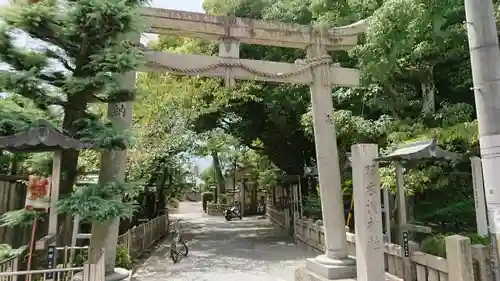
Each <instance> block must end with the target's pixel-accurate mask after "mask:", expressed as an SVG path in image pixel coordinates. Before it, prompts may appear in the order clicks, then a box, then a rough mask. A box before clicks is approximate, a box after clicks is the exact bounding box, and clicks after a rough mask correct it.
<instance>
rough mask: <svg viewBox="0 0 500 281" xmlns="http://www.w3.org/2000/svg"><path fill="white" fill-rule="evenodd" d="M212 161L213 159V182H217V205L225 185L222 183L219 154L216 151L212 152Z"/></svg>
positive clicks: (224, 191) (224, 190)
mask: <svg viewBox="0 0 500 281" xmlns="http://www.w3.org/2000/svg"><path fill="white" fill-rule="evenodd" d="M212 159H213V166H214V173H215V180H216V182H217V198H216V203H218V202H219V199H220V195H221V194H222V193H226V184H225V182H224V176H223V175H222V168H221V166H220V160H219V154H218V153H217V151H212Z"/></svg>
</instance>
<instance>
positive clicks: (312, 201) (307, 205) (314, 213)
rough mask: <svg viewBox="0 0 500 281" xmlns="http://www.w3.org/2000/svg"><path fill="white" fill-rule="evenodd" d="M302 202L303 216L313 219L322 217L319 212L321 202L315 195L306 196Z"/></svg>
mask: <svg viewBox="0 0 500 281" xmlns="http://www.w3.org/2000/svg"><path fill="white" fill-rule="evenodd" d="M303 204H304V216H306V217H308V218H311V219H313V220H319V219H321V218H322V217H323V216H322V214H321V202H320V199H319V197H318V196H317V195H311V196H307V197H306V198H305V200H304V202H303Z"/></svg>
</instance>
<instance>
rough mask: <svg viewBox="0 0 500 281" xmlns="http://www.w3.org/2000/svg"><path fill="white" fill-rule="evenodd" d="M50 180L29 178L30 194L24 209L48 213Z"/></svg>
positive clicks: (36, 177) (28, 193) (37, 177)
mask: <svg viewBox="0 0 500 281" xmlns="http://www.w3.org/2000/svg"><path fill="white" fill-rule="evenodd" d="M49 183H50V179H48V178H43V177H39V176H34V175H31V176H29V178H28V192H27V194H26V202H25V203H24V208H25V209H26V210H37V211H43V212H46V211H47V210H48V209H49V203H50V198H49V191H50V184H49Z"/></svg>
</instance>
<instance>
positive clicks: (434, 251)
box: [420, 233, 490, 258]
mask: <svg viewBox="0 0 500 281" xmlns="http://www.w3.org/2000/svg"><path fill="white" fill-rule="evenodd" d="M450 235H453V233H445V234H441V233H440V234H436V235H433V236H429V237H426V238H425V239H424V240H423V241H422V242H421V243H420V245H421V246H420V248H421V250H422V251H423V252H424V253H428V254H431V255H435V256H438V257H443V258H446V243H445V239H446V237H447V236H450ZM460 235H463V236H466V237H469V238H470V239H471V244H472V245H475V244H481V245H490V239H489V237H487V236H486V237H484V236H479V235H478V234H476V233H460Z"/></svg>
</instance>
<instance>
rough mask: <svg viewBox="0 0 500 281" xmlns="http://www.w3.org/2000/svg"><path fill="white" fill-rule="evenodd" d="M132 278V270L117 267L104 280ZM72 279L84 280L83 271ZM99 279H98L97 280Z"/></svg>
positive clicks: (126, 279) (122, 280)
mask: <svg viewBox="0 0 500 281" xmlns="http://www.w3.org/2000/svg"><path fill="white" fill-rule="evenodd" d="M131 279H132V271H130V270H128V269H125V268H120V267H117V268H115V270H114V271H113V272H110V273H106V277H104V281H130V280H131ZM71 281H84V279H83V273H82V272H81V273H78V274H75V276H73V278H71ZM95 281H97V280H95Z"/></svg>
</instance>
